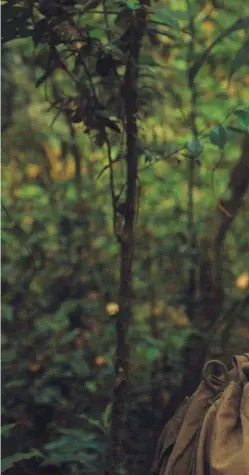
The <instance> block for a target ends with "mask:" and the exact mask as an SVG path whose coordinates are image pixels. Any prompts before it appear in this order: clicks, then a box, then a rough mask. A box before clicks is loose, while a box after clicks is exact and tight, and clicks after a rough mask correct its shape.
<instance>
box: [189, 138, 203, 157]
mask: <svg viewBox="0 0 249 475" xmlns="http://www.w3.org/2000/svg"><path fill="white" fill-rule="evenodd" d="M187 149H188V151H189V152H190V154H191V156H192V157H196V158H197V157H199V156H200V155H201V153H202V152H203V150H204V146H203V144H202V143H201V142H200V141H199V140H197V139H192V140H189V141H188V142H187Z"/></svg>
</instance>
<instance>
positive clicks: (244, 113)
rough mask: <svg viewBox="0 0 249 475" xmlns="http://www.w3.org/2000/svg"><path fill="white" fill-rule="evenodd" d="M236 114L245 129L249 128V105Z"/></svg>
mask: <svg viewBox="0 0 249 475" xmlns="http://www.w3.org/2000/svg"><path fill="white" fill-rule="evenodd" d="M234 114H235V116H236V118H237V120H238V122H239V124H240V125H241V127H243V129H246V130H249V107H248V108H246V109H239V110H237V111H236V112H235V113H234Z"/></svg>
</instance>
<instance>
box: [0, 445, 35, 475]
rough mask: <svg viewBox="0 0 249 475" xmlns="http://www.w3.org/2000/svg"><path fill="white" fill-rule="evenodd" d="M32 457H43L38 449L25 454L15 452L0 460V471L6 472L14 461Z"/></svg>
mask: <svg viewBox="0 0 249 475" xmlns="http://www.w3.org/2000/svg"><path fill="white" fill-rule="evenodd" d="M34 457H43V455H42V454H41V452H39V451H38V450H32V451H31V452H28V453H26V454H25V453H17V454H14V455H11V456H10V457H5V458H4V459H2V461H1V471H2V473H3V472H6V470H9V469H10V468H11V467H13V466H14V465H15V464H16V463H18V462H21V461H22V460H30V459H32V458H34Z"/></svg>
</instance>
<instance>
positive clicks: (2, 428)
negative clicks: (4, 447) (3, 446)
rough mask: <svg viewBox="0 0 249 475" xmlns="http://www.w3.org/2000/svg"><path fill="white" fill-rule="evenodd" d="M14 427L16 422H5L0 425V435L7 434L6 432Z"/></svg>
mask: <svg viewBox="0 0 249 475" xmlns="http://www.w3.org/2000/svg"><path fill="white" fill-rule="evenodd" d="M14 427H16V424H5V425H4V426H2V427H1V436H5V435H6V434H8V432H9V431H10V430H11V429H13V428H14Z"/></svg>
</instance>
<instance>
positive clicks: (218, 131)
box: [210, 125, 227, 149]
mask: <svg viewBox="0 0 249 475" xmlns="http://www.w3.org/2000/svg"><path fill="white" fill-rule="evenodd" d="M210 141H211V143H212V144H213V145H216V146H217V147H219V148H220V149H223V148H224V147H225V145H226V143H227V130H226V129H225V127H223V126H222V125H217V126H216V127H214V128H213V129H212V130H211V132H210Z"/></svg>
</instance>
